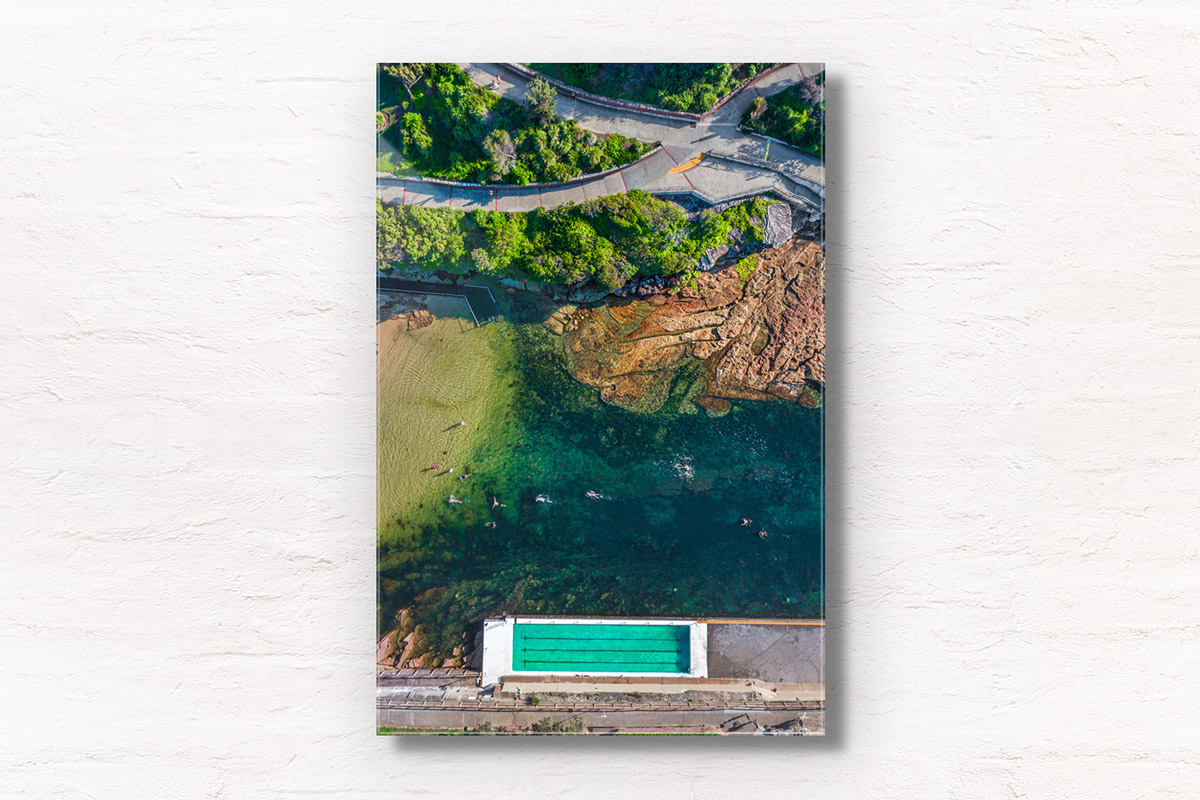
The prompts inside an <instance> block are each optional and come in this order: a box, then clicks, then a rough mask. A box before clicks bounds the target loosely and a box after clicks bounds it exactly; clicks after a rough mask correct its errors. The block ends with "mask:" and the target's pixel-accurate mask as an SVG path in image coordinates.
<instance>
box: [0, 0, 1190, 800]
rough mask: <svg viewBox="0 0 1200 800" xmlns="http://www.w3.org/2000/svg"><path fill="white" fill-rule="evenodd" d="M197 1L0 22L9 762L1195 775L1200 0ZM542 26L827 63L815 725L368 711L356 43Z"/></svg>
mask: <svg viewBox="0 0 1200 800" xmlns="http://www.w3.org/2000/svg"><path fill="white" fill-rule="evenodd" d="M196 5H197V4H178V5H176V4H165V3H154V2H114V3H107V4H100V3H83V2H75V3H57V4H55V3H48V4H47V3H36V2H25V3H16V2H13V3H9V4H7V5H6V6H5V9H4V12H3V17H4V19H3V23H2V24H0V263H2V264H3V278H4V280H3V284H2V291H0V353H2V354H3V361H2V363H0V376H2V377H0V520H2V522H0V529H2V530H0V795H2V796H5V797H12V796H17V797H38V798H66V797H71V798H76V797H94V798H119V799H120V800H134V799H136V798H169V797H180V798H193V797H220V798H227V799H228V800H235V799H238V798H253V799H254V800H259V799H260V798H292V797H295V798H299V797H311V796H328V797H339V798H343V797H344V798H385V797H386V798H395V797H418V796H422V797H463V796H467V797H513V798H534V797H556V798H557V797H561V798H574V797H584V798H589V797H607V798H615V797H646V798H661V797H696V798H710V797H711V798H717V797H750V796H764V797H767V796H769V797H785V796H786V797H811V798H838V799H839V800H840V798H851V797H869V798H906V799H907V798H926V797H928V798H943V797H946V798H993V797H1014V798H1015V797H1031V798H1047V797H1079V798H1089V800H1091V799H1094V798H1123V799H1125V798H1135V797H1156V798H1158V797H1168V798H1192V797H1196V796H1197V794H1198V792H1200V748H1198V743H1200V714H1198V713H1197V712H1198V710H1200V709H1198V708H1197V706H1198V700H1197V698H1198V697H1200V622H1198V619H1200V539H1198V537H1197V533H1198V528H1200V514H1198V511H1200V509H1198V508H1197V489H1198V486H1200V463H1198V457H1197V448H1198V445H1200V439H1198V425H1197V422H1198V419H1200V388H1197V387H1198V385H1200V381H1198V378H1200V376H1198V374H1197V372H1198V367H1197V359H1198V358H1200V231H1198V226H1200V208H1198V206H1197V198H1198V197H1200V191H1198V189H1200V181H1198V177H1197V172H1198V168H1200V167H1198V155H1197V154H1198V153H1200V147H1198V142H1197V132H1198V130H1200V128H1198V123H1200V106H1198V98H1200V78H1198V77H1197V71H1196V64H1197V55H1198V53H1200V11H1197V10H1196V8H1195V7H1194V6H1193V7H1192V8H1190V9H1189V8H1186V7H1185V4H1174V3H1167V2H1152V3H1147V4H1138V5H1136V6H1134V4H1126V3H1121V2H1113V1H1112V0H1108V2H1087V3H1085V2H1079V3H1029V4H1017V3H1003V4H1001V3H990V4H975V3H966V4H960V5H959V6H958V7H957V8H950V7H949V6H948V5H947V4H944V3H931V4H921V5H914V4H907V5H908V8H907V9H902V8H900V6H899V5H898V4H887V3H880V2H877V1H876V0H853V1H851V2H827V3H806V4H799V3H796V2H793V1H792V0H769V1H768V2H757V3H752V4H750V3H743V4H722V5H724V8H723V7H722V5H718V4H717V3H707V2H693V3H689V4H686V5H684V4H680V3H674V4H671V5H670V6H668V5H666V4H655V3H645V2H626V1H625V0H605V1H604V2H602V3H593V4H589V5H588V7H587V8H586V9H585V10H583V11H582V12H581V14H580V15H571V16H567V14H566V13H565V12H564V11H562V10H561V9H559V8H557V4H554V3H551V2H550V1H549V0H545V2H542V3H539V4H537V5H528V6H525V7H522V6H521V5H520V4H518V3H513V2H498V1H496V0H493V2H487V3H475V2H450V3H419V4H418V3H403V4H385V3H371V4H363V3H355V4H338V3H329V2H311V1H309V2H291V3H282V2H276V3H232V2H225V3H219V4H213V5H212V6H211V7H210V8H209V9H207V10H200V9H198V8H197V7H195V6H196ZM563 5H567V4H563ZM570 5H575V4H570ZM1127 5H1129V6H1133V7H1129V8H1127V7H1126V6H1127ZM102 6H107V8H102ZM405 6H411V10H406V9H405ZM635 11H636V12H638V13H641V14H642V15H643V16H642V17H641V18H639V19H638V20H636V21H635V20H634V19H633V17H631V16H628V13H629V12H635ZM618 13H620V18H618V16H617V15H618ZM689 40H694V41H699V42H701V43H702V46H700V47H688V46H687V42H688V41H689ZM534 55H537V56H538V57H539V58H544V59H546V60H553V59H556V58H557V59H561V60H567V59H570V60H587V59H589V58H590V59H604V58H607V59H613V60H626V59H629V60H640V59H645V58H654V57H658V58H662V59H697V60H698V59H704V58H712V59H721V60H724V59H731V60H738V59H747V60H755V59H766V58H786V57H789V56H790V57H796V58H803V59H808V60H821V59H824V60H825V61H827V62H828V65H829V70H830V73H829V74H830V79H829V91H828V97H829V107H830V111H831V117H832V121H831V127H832V129H831V131H830V133H831V141H830V147H829V151H830V155H831V159H832V161H831V164H830V176H831V187H830V206H831V228H830V237H829V238H830V243H829V255H830V258H829V262H828V263H829V306H830V315H829V319H830V326H831V327H830V342H829V347H830V351H831V357H830V358H829V361H828V363H829V364H830V371H831V376H832V377H831V380H830V392H829V399H830V409H829V421H830V428H829V443H830V453H829V459H828V463H829V468H830V476H829V507H830V511H829V523H830V524H829V563H830V579H829V591H830V601H831V602H830V609H829V611H830V618H831V622H832V625H831V627H830V630H829V635H830V639H829V643H830V649H829V655H830V670H829V673H830V675H831V677H832V681H831V684H830V708H831V710H830V716H829V728H830V731H831V736H829V737H828V738H827V739H826V740H824V741H816V740H795V739H789V740H778V741H772V740H767V741H764V740H750V739H745V740H738V741H728V740H722V741H712V740H708V741H705V740H694V739H673V740H654V741H652V740H645V739H628V740H616V739H606V740H590V741H578V740H572V741H561V740H538V741H530V740H495V739H486V740H470V741H463V740H453V739H429V740H413V739H407V740H404V739H394V738H393V739H377V738H376V737H375V736H374V735H373V723H374V690H373V686H372V679H373V669H372V664H371V660H372V656H371V654H372V644H373V641H372V639H373V628H374V617H373V595H374V581H373V576H372V569H373V557H374V553H373V549H372V543H373V539H374V534H373V522H374V518H375V513H374V509H373V501H374V494H373V480H374V476H373V459H374V447H375V438H374V419H373V411H374V396H373V395H374V360H373V354H374V332H373V328H374V314H373V308H374V303H373V299H372V279H371V265H372V257H373V253H372V241H373V231H372V225H373V216H372V203H373V199H374V189H373V183H372V177H373V176H372V172H373V166H372V160H373V156H374V143H373V139H372V111H373V106H372V103H373V97H374V88H373V72H372V65H373V63H374V62H375V61H376V60H377V59H380V58H383V59H401V58H403V59H406V60H427V59H432V58H439V59H465V58H467V57H471V58H490V59H497V60H500V59H507V60H518V59H521V58H530V57H532V56H534Z"/></svg>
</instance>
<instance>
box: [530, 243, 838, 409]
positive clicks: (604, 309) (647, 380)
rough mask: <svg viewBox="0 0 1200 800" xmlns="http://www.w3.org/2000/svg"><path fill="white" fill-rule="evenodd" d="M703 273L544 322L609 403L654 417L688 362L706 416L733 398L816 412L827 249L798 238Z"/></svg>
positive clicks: (572, 365)
mask: <svg viewBox="0 0 1200 800" xmlns="http://www.w3.org/2000/svg"><path fill="white" fill-rule="evenodd" d="M751 258H756V259H757V261H756V262H755V263H754V264H753V266H752V268H750V266H749V265H748V264H746V263H744V262H742V263H741V264H740V266H741V271H740V272H739V261H733V262H732V263H727V262H726V260H725V259H721V262H722V263H726V265H725V266H724V267H719V268H717V269H714V270H713V271H710V272H704V273H700V274H698V275H697V276H696V279H695V282H694V284H692V285H689V286H683V287H680V288H678V289H677V290H676V291H675V292H673V293H670V294H667V293H662V292H656V293H652V294H647V295H644V296H640V297H610V298H609V301H608V302H606V303H603V304H600V305H596V306H593V307H588V308H578V307H576V306H562V307H560V308H559V309H558V311H556V312H555V313H553V314H551V315H550V316H549V318H548V319H547V320H546V323H545V325H546V327H547V328H548V329H550V330H551V332H553V333H556V334H559V335H562V336H563V337H564V347H565V350H566V354H567V362H568V369H569V370H570V372H571V374H572V376H574V377H575V378H576V380H579V381H581V382H582V383H584V384H586V385H588V386H595V387H596V388H598V389H600V396H601V398H602V399H603V400H605V401H606V402H609V403H613V404H615V405H618V406H622V407H626V408H630V409H633V410H639V411H644V412H653V411H656V410H658V408H660V407H661V406H662V404H663V402H664V401H665V399H666V396H667V393H668V392H669V390H670V386H671V382H672V379H673V376H674V374H675V372H676V371H677V370H679V369H680V368H681V367H682V366H684V365H685V364H686V363H688V361H689V359H693V358H694V359H699V360H700V361H701V362H702V364H703V370H702V379H701V380H700V381H699V382H697V385H695V386H694V387H693V389H692V390H691V392H690V394H691V400H692V402H693V403H695V404H696V405H697V406H699V407H700V408H702V409H704V410H705V411H706V412H707V413H709V414H712V415H720V414H724V413H726V412H728V411H729V409H730V401H731V400H768V401H773V400H778V399H783V400H790V401H793V402H796V403H799V404H801V405H804V406H807V407H810V408H817V407H819V406H820V405H821V403H822V393H823V389H824V380H825V355H824V350H825V290H824V253H823V251H822V248H821V246H820V245H819V244H818V243H817V242H815V241H812V240H808V239H803V238H798V237H797V238H792V239H789V240H787V241H786V242H784V243H783V244H782V245H781V246H779V247H775V248H771V249H768V250H763V251H761V252H759V253H757V254H752V255H751Z"/></svg>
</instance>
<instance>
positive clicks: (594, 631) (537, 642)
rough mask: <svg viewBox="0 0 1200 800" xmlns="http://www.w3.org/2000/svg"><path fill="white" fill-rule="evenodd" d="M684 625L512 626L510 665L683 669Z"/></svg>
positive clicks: (688, 658)
mask: <svg viewBox="0 0 1200 800" xmlns="http://www.w3.org/2000/svg"><path fill="white" fill-rule="evenodd" d="M691 653H692V647H691V641H690V640H689V639H688V628H687V626H686V625H585V624H579V625H538V624H534V623H520V624H518V625H515V626H513V662H512V663H513V669H515V670H517V671H529V672H547V671H551V670H553V671H558V672H687V671H688V669H689V668H690V667H691V663H692V655H691Z"/></svg>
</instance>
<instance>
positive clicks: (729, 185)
mask: <svg viewBox="0 0 1200 800" xmlns="http://www.w3.org/2000/svg"><path fill="white" fill-rule="evenodd" d="M461 66H463V67H464V68H465V69H466V70H467V72H468V74H470V76H471V78H472V80H474V81H475V82H476V83H477V84H479V85H481V86H486V85H489V84H490V83H491V82H492V80H493V78H494V77H495V76H496V75H500V76H501V77H502V78H503V81H504V82H503V84H502V85H501V87H500V90H499V93H500V94H501V95H502V96H504V97H507V98H508V99H510V100H514V101H517V102H520V101H521V100H522V98H523V96H524V94H525V91H526V89H527V88H528V80H527V79H526V78H525V76H523V75H522V74H520V73H519V72H516V71H514V70H511V69H509V68H508V67H506V66H505V65H504V64H490V63H469V64H462V65H461ZM818 69H820V65H817V64H789V65H786V66H785V67H784V68H783V69H780V70H777V71H775V72H773V73H772V74H770V75H768V76H765V77H764V78H763V79H762V80H761V81H759V82H757V83H755V84H753V85H751V86H749V87H747V88H746V89H744V90H742V91H741V92H739V93H738V94H737V95H735V96H734V97H733V98H731V99H730V100H729V101H728V102H727V103H725V105H723V106H722V107H721V108H719V109H718V110H717V111H716V112H714V113H713V114H712V115H711V116H709V117H707V118H705V119H704V120H702V121H700V122H695V123H693V122H688V121H685V120H678V119H670V118H664V117H659V116H654V115H651V114H647V113H643V112H641V111H634V110H629V109H616V108H611V107H606V106H599V105H596V104H593V103H590V102H588V101H587V100H585V99H583V98H582V97H576V98H571V97H567V96H564V95H563V94H560V95H559V96H558V105H557V113H558V115H559V116H560V117H562V118H564V119H574V120H576V121H578V122H579V124H580V125H582V126H583V127H584V128H586V129H588V130H592V131H595V132H597V133H619V134H622V135H624V136H632V137H634V138H637V139H640V140H642V141H646V142H662V145H663V146H662V148H661V149H659V150H656V151H655V152H654V153H652V154H651V155H650V156H649V157H647V158H643V159H642V160H640V161H637V162H635V163H633V164H630V165H627V166H626V167H624V168H622V169H620V170H617V171H616V172H613V173H611V174H609V175H607V176H603V177H599V178H592V179H587V178H585V179H583V180H580V181H578V182H572V183H569V184H565V185H557V186H554V187H544V188H541V189H539V188H536V187H518V188H494V189H489V188H487V187H480V186H463V185H459V186H448V185H445V184H438V183H431V182H426V181H421V180H418V179H404V178H396V177H395V176H392V175H388V174H387V173H377V181H376V183H377V193H378V196H379V197H380V198H381V199H382V200H383V201H384V202H386V203H400V204H404V205H423V206H431V207H441V208H456V209H460V210H464V211H471V210H475V209H485V208H486V209H492V210H495V211H507V212H520V211H531V210H533V209H535V208H538V207H548V206H555V205H559V204H561V203H567V202H579V201H582V200H586V199H589V198H592V197H600V196H603V195H610V194H619V193H622V192H626V191H629V190H631V189H641V190H643V191H646V192H651V193H676V192H682V193H693V194H696V195H698V196H700V197H702V198H703V199H705V200H707V201H709V202H711V203H719V202H724V201H726V200H732V199H735V198H741V197H746V196H749V195H753V194H761V193H763V192H767V191H776V192H778V193H779V194H780V196H782V197H784V198H785V199H787V200H790V201H792V202H797V203H807V204H810V205H813V206H816V207H820V206H821V205H823V203H824V197H825V165H824V163H823V162H822V161H821V160H820V159H817V158H814V157H813V156H810V155H808V154H807V153H803V152H801V151H799V150H797V149H795V148H792V147H789V146H788V145H785V144H782V143H780V142H775V141H771V140H768V139H766V138H765V137H761V136H753V135H749V134H746V133H743V132H742V131H741V130H739V129H738V127H737V125H738V122H739V121H740V120H741V118H742V116H743V114H744V113H745V112H746V109H747V108H749V105H750V103H752V102H753V101H754V98H755V97H759V96H763V97H769V96H770V95H772V94H775V93H777V92H780V91H782V90H783V89H786V88H787V87H788V86H791V85H793V84H795V83H796V82H797V81H799V80H800V79H801V78H803V77H804V76H805V75H810V74H812V73H813V72H814V71H816V70H818ZM703 153H712V154H713V155H719V156H720V157H715V158H705V159H703V160H701V161H700V163H698V164H697V165H695V166H693V167H690V168H688V169H684V170H679V169H678V167H679V166H680V165H685V164H687V163H688V162H689V161H692V160H693V159H695V158H696V157H697V156H699V155H701V154H703ZM672 170H675V171H674V172H673V171H672Z"/></svg>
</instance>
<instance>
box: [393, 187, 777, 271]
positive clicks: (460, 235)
mask: <svg viewBox="0 0 1200 800" xmlns="http://www.w3.org/2000/svg"><path fill="white" fill-rule="evenodd" d="M766 207H767V201H766V200H764V199H763V198H761V197H760V198H755V199H754V200H752V201H750V202H747V203H743V204H741V205H738V206H734V207H732V208H728V209H726V210H724V211H722V212H720V213H704V214H702V215H701V216H700V218H699V219H697V220H695V221H691V222H689V221H688V219H687V215H686V214H685V213H684V211H683V209H682V208H680V207H679V206H677V205H675V204H674V203H669V202H666V201H664V200H659V199H657V198H655V197H653V196H652V195H648V194H646V193H644V192H639V191H633V192H629V193H628V194H617V195H609V196H607V197H599V198H595V199H593V200H587V201H585V202H583V203H578V204H572V203H568V204H564V205H561V206H556V207H554V208H545V209H537V210H535V211H532V212H530V213H528V214H505V213H501V212H497V211H472V212H470V213H467V212H463V211H454V210H451V209H444V208H428V209H427V208H422V207H419V206H415V207H414V206H385V205H384V204H383V203H379V204H378V206H377V213H378V218H379V220H378V228H379V232H378V259H377V266H378V267H379V268H380V269H388V268H389V267H390V266H391V265H392V264H393V263H403V264H411V265H413V266H416V267H419V268H421V269H425V270H433V269H445V270H450V271H455V272H461V271H463V270H465V269H476V270H478V271H480V272H483V273H487V274H491V275H515V276H521V277H528V278H533V279H535V280H538V281H543V282H547V283H565V284H574V283H578V282H580V281H582V280H585V279H587V278H589V277H590V278H592V279H593V280H595V281H596V283H597V284H598V285H600V286H602V287H604V288H606V289H608V290H610V291H611V290H613V289H616V288H618V287H620V286H621V285H623V284H624V283H625V282H626V281H628V280H629V279H630V278H631V277H633V276H634V275H676V274H679V273H683V272H686V271H688V270H691V269H692V268H694V267H695V266H696V264H697V263H698V261H699V260H700V258H701V256H702V255H703V254H704V251H705V250H708V249H709V248H713V247H719V246H720V245H722V244H724V243H725V242H726V241H727V240H728V238H729V234H730V232H731V231H732V230H733V228H738V229H740V230H741V231H742V235H743V239H744V240H746V241H752V242H760V241H762V227H761V224H762V222H761V221H762V219H763V215H764V214H765V212H766ZM467 253H469V256H468V255H466V254H467Z"/></svg>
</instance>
